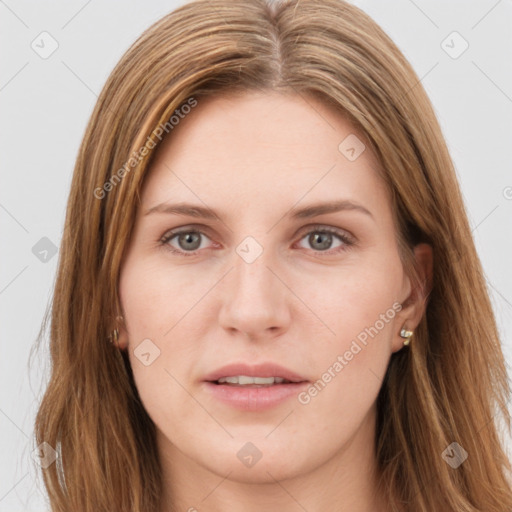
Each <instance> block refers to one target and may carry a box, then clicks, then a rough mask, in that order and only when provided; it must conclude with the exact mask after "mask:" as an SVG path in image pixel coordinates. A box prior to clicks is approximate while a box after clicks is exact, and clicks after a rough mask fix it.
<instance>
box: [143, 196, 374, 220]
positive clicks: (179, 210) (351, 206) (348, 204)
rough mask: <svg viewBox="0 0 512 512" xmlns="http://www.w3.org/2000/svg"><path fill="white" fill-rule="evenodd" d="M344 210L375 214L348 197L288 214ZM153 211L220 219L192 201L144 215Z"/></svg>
mask: <svg viewBox="0 0 512 512" xmlns="http://www.w3.org/2000/svg"><path fill="white" fill-rule="evenodd" d="M343 210H352V211H357V212H361V213H364V214H365V215H368V216H370V217H371V218H374V217H373V214H372V213H371V212H370V211H369V210H368V209H366V208H365V207H364V206H363V205H361V204H358V203H354V202H352V201H349V200H347V199H342V200H337V201H330V202H324V203H315V204H311V205H309V206H305V207H304V208H300V209H297V208H293V209H291V210H290V212H289V213H288V216H289V217H291V218H292V219H307V218H311V217H316V216H318V215H325V214H327V213H335V212H339V211H343ZM152 213H167V214H174V215H186V216H189V217H197V218H203V219H218V216H217V215H216V214H215V212H214V211H213V210H211V209H209V208H205V207H203V206H199V205H194V204H190V203H177V204H170V203H160V204H158V205H156V206H153V207H151V208H149V209H148V210H147V211H146V212H145V213H144V215H150V214H152Z"/></svg>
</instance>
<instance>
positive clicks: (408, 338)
mask: <svg viewBox="0 0 512 512" xmlns="http://www.w3.org/2000/svg"><path fill="white" fill-rule="evenodd" d="M412 334H413V331H408V330H407V329H405V328H403V329H402V330H401V331H400V336H401V337H402V338H406V340H405V341H404V345H409V342H410V341H411V336H412Z"/></svg>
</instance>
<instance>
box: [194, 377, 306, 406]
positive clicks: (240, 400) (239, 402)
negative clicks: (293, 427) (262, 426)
mask: <svg viewBox="0 0 512 512" xmlns="http://www.w3.org/2000/svg"><path fill="white" fill-rule="evenodd" d="M204 384H205V386H206V389H207V390H208V392H209V393H211V394H212V395H213V396H214V397H215V398H217V399H218V400H220V401H221V402H223V403H225V404H227V405H230V406H232V407H235V408H236V409H241V410H244V411H264V410H266V409H271V408H272V407H276V406H277V405H279V404H282V403H283V402H285V401H286V400H289V399H290V398H292V397H294V396H295V397H296V396H297V395H298V394H299V393H300V392H301V391H302V390H303V389H304V388H305V387H306V386H307V385H308V382H297V383H288V384H274V385H273V386H264V387H261V388H256V387H254V388H249V387H241V386H230V385H228V384H215V383H214V382H205V383H204Z"/></svg>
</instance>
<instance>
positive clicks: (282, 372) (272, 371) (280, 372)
mask: <svg viewBox="0 0 512 512" xmlns="http://www.w3.org/2000/svg"><path fill="white" fill-rule="evenodd" d="M237 375H246V376H247V377H281V378H283V379H285V380H289V381H290V382H306V381H307V379H306V378H304V377H302V376H301V375H298V374H297V373H295V372H293V371H291V370H288V368H284V367H283V366H280V365H278V364H275V363H260V364H255V365H248V364H245V363H232V364H228V365H226V366H223V367H222V368H219V369H217V370H214V371H213V372H211V373H209V374H208V375H206V376H205V377H204V380H205V381H209V382H216V381H217V380H219V379H220V378H222V377H234V376H237Z"/></svg>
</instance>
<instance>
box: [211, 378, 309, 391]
mask: <svg viewBox="0 0 512 512" xmlns="http://www.w3.org/2000/svg"><path fill="white" fill-rule="evenodd" d="M207 382H212V383H213V384H217V385H219V386H221V385H226V386H233V387H242V388H268V387H272V386H277V385H282V384H299V383H300V382H306V381H291V380H288V379H285V378H284V377H250V376H248V375H233V376H231V377H221V378H220V379H218V380H215V381H207Z"/></svg>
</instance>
